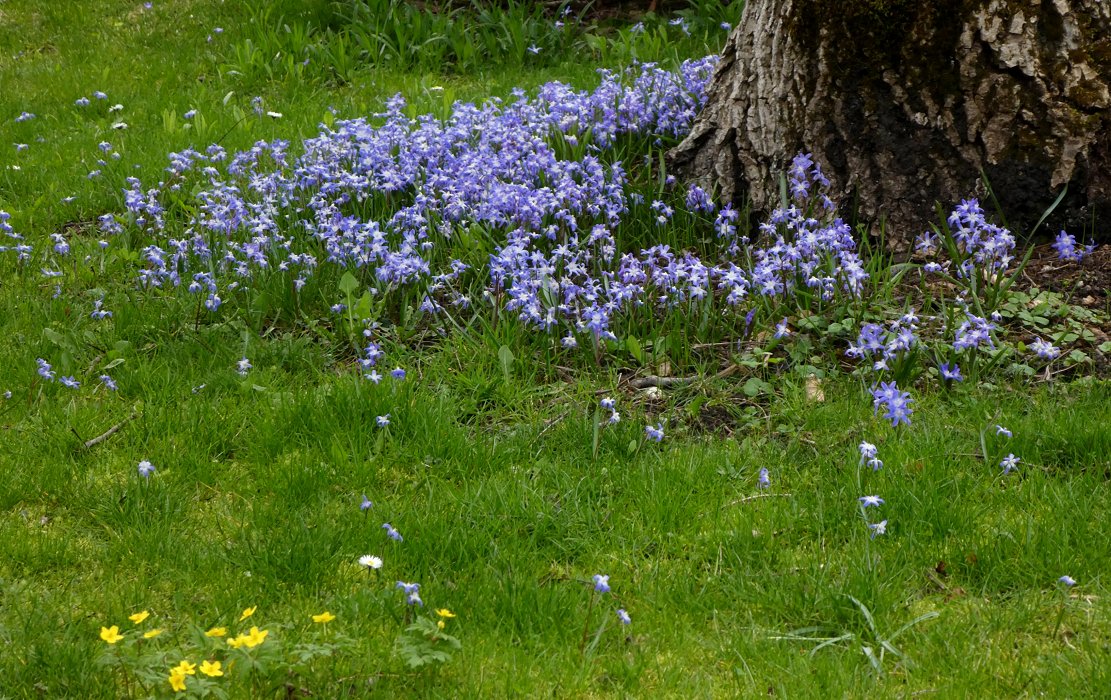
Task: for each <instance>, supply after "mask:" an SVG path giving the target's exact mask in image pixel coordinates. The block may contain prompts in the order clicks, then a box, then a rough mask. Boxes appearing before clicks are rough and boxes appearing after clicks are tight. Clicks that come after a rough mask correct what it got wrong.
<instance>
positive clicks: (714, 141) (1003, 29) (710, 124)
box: [670, 0, 1111, 249]
mask: <svg viewBox="0 0 1111 700" xmlns="http://www.w3.org/2000/svg"><path fill="white" fill-rule="evenodd" d="M709 91H710V93H709V101H708V103H707V106H706V108H705V109H704V110H703V112H702V114H701V115H700V116H699V117H698V118H697V120H696V121H695V123H694V126H693V130H692V132H691V133H690V135H689V136H688V137H687V138H686V139H685V140H684V141H683V142H682V143H681V144H680V145H679V146H677V147H676V148H675V149H673V150H672V152H671V154H670V160H671V164H672V168H673V169H674V170H675V171H677V172H678V173H679V174H682V175H685V176H687V177H689V178H692V179H695V180H697V181H700V182H701V184H703V185H704V186H705V185H712V186H714V187H716V188H717V191H718V192H719V193H720V194H721V195H722V197H723V199H725V200H732V201H735V202H740V201H742V200H743V199H744V197H745V196H747V197H749V198H750V199H751V202H752V204H753V205H754V208H755V209H756V210H757V211H763V212H766V211H768V210H770V209H772V208H774V207H775V206H777V205H778V202H779V199H780V195H779V174H780V173H782V172H784V171H785V169H786V166H787V165H788V164H789V162H790V159H791V157H792V156H794V155H795V154H796V153H797V152H799V151H808V152H811V153H813V154H814V157H815V160H816V161H817V162H818V163H819V164H821V166H822V167H823V169H824V170H825V173H826V175H827V176H828V177H829V179H830V181H831V189H832V192H831V193H830V196H831V197H832V198H833V199H834V201H837V202H839V203H840V204H841V206H842V207H843V208H848V207H853V206H855V207H856V210H857V212H858V214H859V216H860V217H861V219H863V220H867V221H872V222H876V221H878V220H879V218H880V217H881V216H882V217H883V218H884V219H885V220H886V223H887V226H886V233H887V236H888V240H889V242H891V243H892V244H893V246H894V247H895V248H898V249H905V248H906V246H907V245H908V244H909V242H910V241H911V240H912V239H913V237H914V236H916V235H917V234H918V233H920V232H922V231H923V230H926V228H927V227H928V225H929V222H931V221H936V220H937V217H936V215H935V212H936V207H935V202H940V203H941V204H942V206H944V207H945V208H946V210H948V209H950V208H951V207H952V205H954V204H956V203H957V202H958V201H960V200H961V199H962V198H964V197H968V196H972V195H983V194H984V192H983V186H982V184H981V183H980V175H981V172H982V173H984V174H986V176H987V179H988V181H989V182H990V185H991V189H992V191H993V192H994V193H995V195H996V197H997V198H998V199H999V201H1000V203H1001V205H1002V209H1003V212H1004V214H1005V215H1006V216H1007V217H1008V222H1009V223H1010V225H1011V227H1012V229H1014V230H1015V231H1016V233H1023V232H1027V231H1029V228H1030V227H1032V226H1033V225H1034V223H1036V221H1037V220H1038V218H1039V217H1040V215H1041V213H1042V212H1043V211H1044V210H1045V209H1046V208H1047V207H1048V206H1049V205H1050V204H1051V203H1052V202H1053V200H1054V199H1055V198H1056V195H1057V194H1059V193H1060V191H1061V188H1062V187H1063V186H1065V185H1066V184H1067V185H1068V187H1069V190H1068V194H1067V195H1066V198H1065V200H1063V202H1062V205H1061V206H1060V207H1059V208H1058V210H1057V211H1056V212H1055V214H1054V217H1053V219H1051V220H1050V225H1051V226H1059V227H1062V228H1064V227H1070V228H1069V231H1070V232H1072V233H1075V234H1076V235H1077V237H1078V238H1079V237H1080V235H1081V234H1082V233H1084V232H1089V233H1091V232H1092V225H1091V224H1092V221H1093V219H1094V220H1095V221H1096V222H1097V227H1096V231H1095V234H1096V236H1097V238H1102V239H1104V240H1111V236H1109V235H1108V234H1109V233H1111V231H1109V230H1108V229H1111V1H1107V2H1104V1H1101V0H1044V1H1039V0H1033V1H1032V0H1027V1H1025V2H1020V1H1017V0H941V1H939V2H923V1H922V0H915V1H914V2H910V1H908V0H890V1H884V0H842V1H840V2H839V1H837V0H749V1H748V3H747V5H746V6H745V8H744V12H743V15H742V20H741V22H740V23H739V24H738V26H737V27H736V28H735V29H734V30H733V32H732V34H731V35H730V37H729V40H728V43H727V45H726V47H725V50H724V52H723V55H722V59H721V62H720V64H719V65H718V67H717V71H716V74H715V76H714V79H713V81H712V82H711V85H710V88H709ZM984 204H985V207H988V208H990V207H989V205H988V203H987V202H985V203H984ZM1052 232H1053V233H1056V229H1053V230H1052ZM1043 233H1044V231H1043Z"/></svg>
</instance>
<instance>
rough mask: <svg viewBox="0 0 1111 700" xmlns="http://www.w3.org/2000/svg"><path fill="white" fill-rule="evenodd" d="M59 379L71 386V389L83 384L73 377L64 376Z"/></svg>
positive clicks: (63, 383)
mask: <svg viewBox="0 0 1111 700" xmlns="http://www.w3.org/2000/svg"><path fill="white" fill-rule="evenodd" d="M58 381H59V382H61V383H62V385H63V386H66V387H69V388H70V389H76V388H78V387H79V386H81V382H79V381H77V380H76V379H74V378H73V377H62V378H61V379H59V380H58Z"/></svg>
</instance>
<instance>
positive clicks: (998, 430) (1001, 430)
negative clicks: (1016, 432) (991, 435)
mask: <svg viewBox="0 0 1111 700" xmlns="http://www.w3.org/2000/svg"><path fill="white" fill-rule="evenodd" d="M995 434H996V435H1002V436H1004V437H1014V436H1013V435H1011V431H1010V430H1007V429H1006V428H1004V427H1003V426H1001V425H996V426H995Z"/></svg>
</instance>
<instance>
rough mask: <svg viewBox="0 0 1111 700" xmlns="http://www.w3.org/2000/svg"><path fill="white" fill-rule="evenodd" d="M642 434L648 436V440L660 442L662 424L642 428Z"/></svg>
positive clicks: (661, 438)
mask: <svg viewBox="0 0 1111 700" xmlns="http://www.w3.org/2000/svg"><path fill="white" fill-rule="evenodd" d="M644 433H645V434H646V435H647V436H648V439H649V440H654V441H656V442H660V441H662V440H663V439H664V424H663V423H660V424H659V425H646V426H644Z"/></svg>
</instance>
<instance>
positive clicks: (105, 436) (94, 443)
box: [79, 409, 138, 449]
mask: <svg viewBox="0 0 1111 700" xmlns="http://www.w3.org/2000/svg"><path fill="white" fill-rule="evenodd" d="M137 417H138V414H137V413H136V412H135V410H134V409H132V411H131V415H130V416H128V417H127V418H126V419H124V420H122V421H120V422H119V423H117V424H115V425H113V426H112V427H111V428H109V429H108V430H106V431H104V432H103V433H101V434H100V435H97V436H96V437H95V438H92V439H90V440H86V441H85V449H89V448H90V447H96V446H97V445H99V444H100V443H102V442H104V441H105V440H107V439H108V438H110V437H112V436H113V435H115V434H116V433H117V432H119V429H120V428H122V427H123V426H125V425H127V423H128V421H133V420H135V419H136V418H137ZM79 437H80V436H79Z"/></svg>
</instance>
